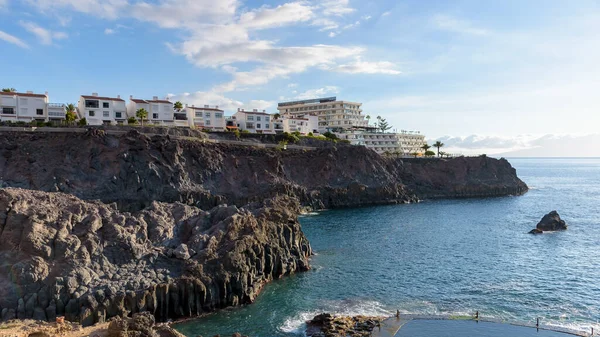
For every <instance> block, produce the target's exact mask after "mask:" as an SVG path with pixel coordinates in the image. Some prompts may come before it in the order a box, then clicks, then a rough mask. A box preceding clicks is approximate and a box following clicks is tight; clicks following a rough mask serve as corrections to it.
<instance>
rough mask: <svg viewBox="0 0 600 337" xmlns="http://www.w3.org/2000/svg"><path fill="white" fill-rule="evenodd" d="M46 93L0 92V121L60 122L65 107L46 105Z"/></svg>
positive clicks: (55, 104) (56, 104)
mask: <svg viewBox="0 0 600 337" xmlns="http://www.w3.org/2000/svg"><path fill="white" fill-rule="evenodd" d="M48 100H49V99H48V93H47V92H46V93H44V94H34V93H33V92H32V91H28V92H26V93H20V92H0V120H2V121H11V122H27V123H28V122H32V121H41V122H47V121H62V120H64V119H65V105H64V104H58V103H48Z"/></svg>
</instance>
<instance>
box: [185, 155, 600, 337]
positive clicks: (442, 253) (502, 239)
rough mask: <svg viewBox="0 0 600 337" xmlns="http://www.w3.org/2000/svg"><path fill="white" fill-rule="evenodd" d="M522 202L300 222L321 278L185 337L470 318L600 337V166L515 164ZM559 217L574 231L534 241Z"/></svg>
mask: <svg viewBox="0 0 600 337" xmlns="http://www.w3.org/2000/svg"><path fill="white" fill-rule="evenodd" d="M510 162H511V164H512V165H513V166H514V167H515V168H516V169H517V174H518V175H519V177H520V178H521V179H522V180H523V181H525V182H526V183H527V184H528V185H529V187H530V191H529V192H528V193H527V194H525V195H523V196H509V197H501V198H488V199H452V200H435V201H424V202H421V203H417V204H409V205H391V206H378V207H368V208H356V209H342V210H329V211H323V212H318V213H315V214H313V215H308V216H305V217H302V218H301V223H302V226H303V230H304V232H305V234H306V236H307V237H308V239H309V240H310V242H311V244H312V247H313V249H314V251H315V252H316V255H315V256H314V257H313V258H312V261H311V265H312V270H311V271H309V272H306V273H301V274H297V275H293V276H291V277H287V278H284V279H282V280H278V281H276V282H273V283H271V284H269V285H267V286H266V287H265V288H264V290H263V292H262V293H261V295H260V296H259V297H258V299H257V300H256V302H255V303H253V304H252V305H248V306H244V307H241V308H235V309H228V310H224V311H221V312H218V313H214V314H210V315H208V316H206V317H203V318H201V319H198V320H194V321H190V322H187V323H184V324H180V325H177V326H176V328H177V329H178V330H179V331H181V332H182V333H184V334H185V335H186V336H190V337H191V336H193V337H195V336H198V335H203V336H213V335H215V334H221V335H231V334H232V333H234V332H240V333H242V334H245V335H250V336H264V337H267V336H302V335H303V330H304V329H303V324H304V322H305V321H306V320H307V319H309V318H312V317H313V316H314V315H316V314H318V313H321V312H331V313H336V314H346V315H357V314H363V315H391V314H393V313H395V312H396V310H397V309H398V310H400V312H401V313H411V314H431V315H438V314H453V315H469V314H472V313H474V312H475V311H479V313H480V315H481V316H482V317H484V318H491V319H499V320H507V321H512V322H517V323H531V322H534V321H535V320H536V318H540V320H541V322H542V324H544V325H548V326H557V327H566V328H570V329H576V330H582V331H589V329H590V327H592V326H594V327H596V330H597V331H598V330H600V159H540V158H535V159H510ZM552 210H557V211H558V212H559V214H560V215H561V217H562V218H563V220H565V221H566V222H567V224H568V225H569V229H568V230H567V231H564V232H556V233H545V234H542V235H531V234H528V232H529V230H531V229H533V228H535V225H536V224H537V222H538V221H539V220H540V219H541V218H542V216H543V215H545V214H546V213H548V212H550V211H552Z"/></svg>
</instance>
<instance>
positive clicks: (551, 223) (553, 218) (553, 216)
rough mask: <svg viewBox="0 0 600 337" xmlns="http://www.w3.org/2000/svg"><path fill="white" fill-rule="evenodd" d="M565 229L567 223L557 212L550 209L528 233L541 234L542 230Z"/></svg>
mask: <svg viewBox="0 0 600 337" xmlns="http://www.w3.org/2000/svg"><path fill="white" fill-rule="evenodd" d="M564 230H567V224H566V223H565V221H564V220H562V219H561V218H560V215H558V212H556V211H552V212H550V213H548V214H546V215H544V217H543V218H542V220H540V222H539V223H538V224H537V226H536V227H535V229H532V230H531V232H529V233H530V234H541V233H543V232H552V231H564Z"/></svg>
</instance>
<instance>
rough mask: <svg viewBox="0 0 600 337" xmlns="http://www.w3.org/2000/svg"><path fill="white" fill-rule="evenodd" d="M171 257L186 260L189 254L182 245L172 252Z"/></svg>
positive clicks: (185, 246) (186, 248)
mask: <svg viewBox="0 0 600 337" xmlns="http://www.w3.org/2000/svg"><path fill="white" fill-rule="evenodd" d="M173 255H175V257H176V258H178V259H180V260H187V259H189V258H190V252H189V251H188V247H187V245H186V244H184V243H182V244H180V245H179V247H177V249H175V250H174V251H173Z"/></svg>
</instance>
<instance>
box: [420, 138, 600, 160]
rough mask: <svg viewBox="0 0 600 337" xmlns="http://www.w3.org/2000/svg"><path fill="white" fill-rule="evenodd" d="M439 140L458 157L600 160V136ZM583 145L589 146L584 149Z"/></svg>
mask: <svg viewBox="0 0 600 337" xmlns="http://www.w3.org/2000/svg"><path fill="white" fill-rule="evenodd" d="M435 140H439V141H441V142H442V143H444V148H443V149H444V151H446V152H449V153H454V154H465V155H478V154H484V153H485V154H489V155H497V156H506V157H598V156H600V134H590V135H558V134H545V135H517V136H514V137H500V136H481V135H470V136H467V137H456V136H444V137H440V138H436V139H429V140H428V141H429V143H432V142H433V141H435ZM581 144H586V145H588V146H585V147H582V146H580V145H581Z"/></svg>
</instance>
